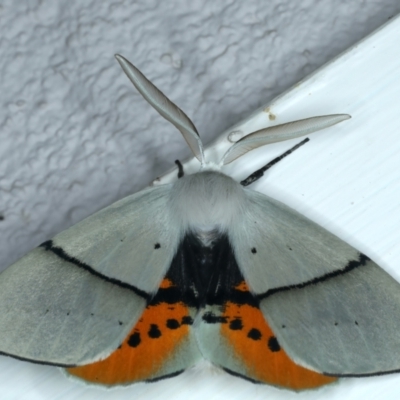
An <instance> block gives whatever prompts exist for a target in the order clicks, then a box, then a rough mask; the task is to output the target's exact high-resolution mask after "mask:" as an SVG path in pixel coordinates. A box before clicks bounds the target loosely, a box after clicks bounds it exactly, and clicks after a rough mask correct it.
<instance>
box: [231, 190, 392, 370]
mask: <svg viewBox="0 0 400 400" xmlns="http://www.w3.org/2000/svg"><path fill="white" fill-rule="evenodd" d="M247 198H248V204H247V208H246V212H245V213H246V215H243V219H242V223H241V224H240V228H239V227H238V228H235V229H234V230H233V231H232V234H230V240H231V242H232V246H233V249H234V252H235V257H236V260H237V262H238V265H239V269H240V271H241V273H242V274H243V276H244V278H245V281H246V282H247V284H248V285H249V287H250V289H251V291H252V293H253V294H254V295H255V297H256V298H257V300H258V301H259V304H260V309H261V310H262V313H263V315H264V318H265V319H266V321H267V322H268V323H269V325H270V326H271V328H272V330H273V332H274V333H275V335H276V337H277V340H278V342H279V344H280V346H282V347H283V348H284V349H285V351H286V352H287V354H288V355H289V357H290V358H291V359H292V360H294V361H295V362H296V363H298V364H300V365H302V366H304V367H306V368H309V369H312V370H314V371H317V372H320V373H324V374H327V375H333V376H364V375H374V374H382V373H390V372H393V371H395V370H399V369H400V335H399V332H400V318H399V316H400V285H399V283H398V282H397V281H396V280H395V279H393V278H392V277H391V276H390V275H389V274H387V273H386V272H385V271H384V270H382V269H381V268H380V267H379V266H378V265H376V264H375V263H374V262H373V261H371V260H370V259H369V258H368V257H367V256H365V255H363V254H361V253H360V252H358V251H357V250H355V249H354V248H352V247H351V246H350V245H348V244H347V243H345V242H343V241H342V240H341V239H339V238H338V237H336V236H335V235H333V234H331V233H329V232H328V231H326V230H325V229H323V228H322V227H320V226H318V225H317V224H315V223H314V222H312V221H310V220H309V219H307V218H306V217H304V216H303V215H301V214H299V213H297V212H296V211H294V210H292V209H290V208H289V207H287V206H285V205H284V204H282V203H280V202H278V201H276V200H273V199H271V198H268V197H266V196H264V195H262V194H259V193H256V192H251V191H248V192H247Z"/></svg>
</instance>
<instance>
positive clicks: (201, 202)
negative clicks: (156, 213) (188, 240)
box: [170, 170, 246, 233]
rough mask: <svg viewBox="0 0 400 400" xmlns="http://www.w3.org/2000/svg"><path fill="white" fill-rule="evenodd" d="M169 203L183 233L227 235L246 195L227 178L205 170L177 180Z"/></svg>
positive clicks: (239, 212)
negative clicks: (220, 233)
mask: <svg viewBox="0 0 400 400" xmlns="http://www.w3.org/2000/svg"><path fill="white" fill-rule="evenodd" d="M170 201H171V203H170V205H171V210H172V213H173V216H172V217H173V220H174V221H178V222H179V223H180V225H181V228H182V231H183V232H186V231H189V230H190V231H195V232H199V233H201V232H211V231H219V232H226V231H227V229H228V227H232V224H235V223H236V221H237V218H238V217H239V216H240V215H241V214H242V213H243V210H244V208H245V202H246V196H245V193H244V189H243V188H242V186H241V185H240V184H239V183H238V182H236V181H234V180H233V179H232V178H230V177H229V176H227V175H225V174H223V173H222V172H217V171H212V170H211V171H210V170H206V171H201V172H198V173H196V174H193V175H185V176H184V177H182V178H180V179H178V181H176V182H175V183H174V185H173V187H172V193H171V198H170Z"/></svg>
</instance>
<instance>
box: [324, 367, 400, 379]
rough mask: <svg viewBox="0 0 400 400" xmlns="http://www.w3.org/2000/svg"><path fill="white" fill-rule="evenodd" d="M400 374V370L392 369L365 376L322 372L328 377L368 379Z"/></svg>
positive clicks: (369, 373) (368, 373)
mask: <svg viewBox="0 0 400 400" xmlns="http://www.w3.org/2000/svg"><path fill="white" fill-rule="evenodd" d="M399 372H400V369H392V370H390V371H379V372H367V373H365V374H329V373H327V372H322V374H323V375H326V376H333V377H336V378H367V377H369V376H380V375H389V374H398V373H399Z"/></svg>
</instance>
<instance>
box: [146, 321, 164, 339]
mask: <svg viewBox="0 0 400 400" xmlns="http://www.w3.org/2000/svg"><path fill="white" fill-rule="evenodd" d="M147 334H148V335H149V337H150V338H152V339H157V338H159V337H160V336H161V331H160V330H159V329H158V326H157V325H156V324H151V325H150V329H149V331H148V332H147Z"/></svg>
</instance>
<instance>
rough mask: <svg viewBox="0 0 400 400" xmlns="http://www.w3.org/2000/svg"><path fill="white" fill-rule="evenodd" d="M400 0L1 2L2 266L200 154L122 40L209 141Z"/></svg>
mask: <svg viewBox="0 0 400 400" xmlns="http://www.w3.org/2000/svg"><path fill="white" fill-rule="evenodd" d="M399 10H400V3H399V2H398V0H380V1H379V2H376V1H372V0H353V1H339V2H338V1H336V0H325V1H323V2H322V1H317V0H314V1H312V0H303V1H301V2H294V1H279V0H272V1H268V2H264V1H249V0H247V1H245V2H244V1H239V0H236V1H218V2H215V1H211V0H210V1H192V2H187V1H183V0H182V1H168V2H159V1H150V0H147V1H136V2H134V1H130V2H129V1H115V2H99V1H88V0H87V1H57V2H55V1H50V0H41V1H40V0H36V1H35V0H32V1H24V2H16V1H12V0H4V1H2V2H1V3H0V30H1V35H0V72H1V73H0V88H1V89H0V93H1V96H0V99H1V100H0V102H1V103H0V213H1V217H0V219H2V220H1V221H0V231H1V237H2V240H1V241H0V251H1V264H0V269H3V268H5V267H6V266H8V265H9V264H10V263H11V262H12V261H15V260H16V259H17V258H18V257H20V256H21V255H22V254H23V253H25V252H27V251H28V250H29V249H31V248H32V247H34V246H35V245H37V244H39V243H40V242H42V241H44V240H46V239H48V238H50V237H51V236H53V235H54V234H55V233H57V232H59V231H61V230H62V229H64V228H67V227H68V226H70V225H72V224H73V223H75V222H77V221H79V220H80V219H82V218H83V217H85V216H87V215H89V214H91V213H92V212H94V211H96V210H98V209H100V208H101V207H103V206H105V205H107V204H109V203H111V202H113V201H114V200H116V199H118V198H121V197H123V196H125V195H127V194H129V193H132V192H134V191H136V190H138V189H140V188H142V187H144V186H146V185H147V184H148V183H149V182H150V181H151V180H152V179H153V178H154V177H155V176H157V175H158V174H160V173H162V172H163V171H165V170H166V169H168V168H170V167H171V166H172V164H173V161H174V160H175V159H176V158H184V157H185V156H187V155H188V154H189V150H188V149H187V147H186V145H185V143H184V141H183V140H182V138H181V137H180V135H179V134H178V133H177V132H176V131H175V130H174V128H173V127H171V126H169V124H167V123H165V121H164V120H163V119H162V118H160V117H159V116H158V115H157V114H156V113H155V112H154V111H152V110H151V109H150V107H149V106H148V105H147V104H146V103H145V102H144V101H143V99H142V98H141V97H140V96H139V95H137V94H136V93H135V91H134V90H133V88H132V86H131V84H130V83H129V81H128V80H127V78H126V77H125V76H124V74H123V73H122V71H121V70H120V68H119V66H118V64H117V63H116V61H115V60H114V58H113V54H114V53H121V54H123V55H124V56H126V57H127V58H129V59H130V60H132V61H133V62H134V63H135V64H136V65H137V66H138V67H139V68H140V69H141V70H142V71H143V72H144V73H145V74H146V75H147V76H148V77H149V78H150V79H151V80H152V81H153V82H155V83H156V84H157V85H158V86H159V87H160V88H161V89H162V90H163V91H164V92H165V93H167V94H168V96H169V97H170V98H171V99H172V100H173V101H175V102H176V103H177V104H178V105H180V106H181V107H182V108H183V109H184V110H185V112H186V113H187V114H188V115H189V116H191V117H192V118H193V121H194V123H195V124H196V126H197V127H198V129H199V131H200V132H201V134H202V136H203V138H204V139H205V141H206V142H207V141H209V140H211V139H212V138H213V137H215V136H216V135H217V134H218V133H219V132H221V131H222V130H223V129H225V128H228V127H229V126H230V125H232V124H233V123H235V122H238V121H239V120H240V119H241V118H243V117H245V116H246V114H248V113H250V112H251V111H252V110H254V109H255V108H256V107H259V106H260V105H262V104H263V103H265V102H267V101H268V100H270V99H272V98H273V97H274V96H276V95H278V94H280V93H281V92H282V91H284V90H285V89H287V88H289V87H290V86H291V85H293V84H294V83H296V82H297V81H298V80H300V79H302V78H303V77H305V76H306V75H308V74H309V73H310V72H312V71H313V70H315V69H316V68H317V67H319V66H321V65H323V64H324V63H325V62H327V61H329V60H330V59H331V58H332V57H334V56H336V55H338V54H339V53H340V52H341V51H343V50H345V49H346V48H348V47H349V46H350V45H352V44H353V43H355V42H357V41H358V40H360V39H361V38H363V37H364V36H366V35H367V34H368V33H370V32H372V31H373V30H374V29H375V28H377V27H379V26H380V25H382V24H383V23H384V22H386V21H387V20H388V19H389V18H390V17H391V16H393V15H395V14H396V13H397V12H398V11H399Z"/></svg>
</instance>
